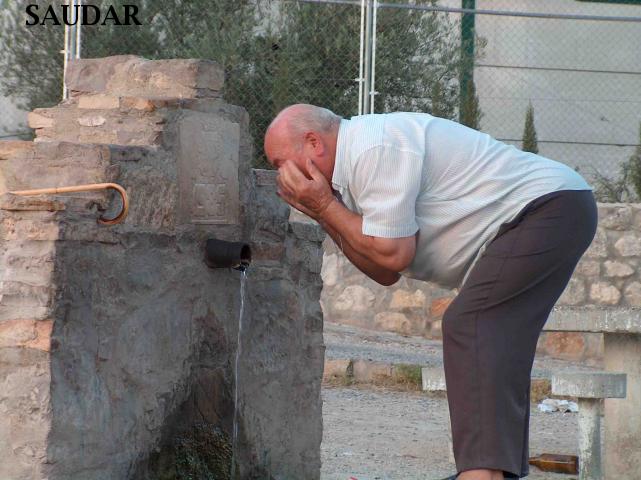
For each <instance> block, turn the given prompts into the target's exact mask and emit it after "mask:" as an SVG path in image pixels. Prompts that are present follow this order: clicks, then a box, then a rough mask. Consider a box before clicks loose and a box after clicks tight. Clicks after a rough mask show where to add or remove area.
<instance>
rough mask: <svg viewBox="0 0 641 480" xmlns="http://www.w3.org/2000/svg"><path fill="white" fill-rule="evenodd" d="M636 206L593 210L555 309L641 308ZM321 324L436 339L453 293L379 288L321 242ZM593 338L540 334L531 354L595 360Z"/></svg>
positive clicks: (415, 284)
mask: <svg viewBox="0 0 641 480" xmlns="http://www.w3.org/2000/svg"><path fill="white" fill-rule="evenodd" d="M640 264H641V204H599V227H598V230H597V233H596V236H595V239H594V241H593V242H592V245H591V246H590V248H589V249H588V251H587V252H586V253H585V255H584V256H583V257H582V259H581V261H580V262H579V264H578V266H577V268H576V270H575V272H574V275H573V276H572V278H571V280H570V282H569V284H568V286H567V288H566V289H565V291H564V292H563V295H562V296H561V298H560V299H559V301H558V303H557V305H558V306H563V307H582V306H588V305H590V306H597V307H603V308H625V307H641V271H640V269H639V267H640ZM322 275H323V281H324V289H323V293H322V299H321V302H322V305H323V311H324V313H325V318H326V319H327V320H329V321H334V322H338V323H345V324H352V325H357V326H363V327H367V328H374V329H381V330H390V331H395V332H399V333H402V334H412V335H424V336H426V337H432V338H440V337H441V318H442V315H443V312H444V311H445V310H446V309H447V306H448V305H449V302H450V301H451V300H452V299H453V298H454V296H455V295H456V293H457V291H456V290H446V289H442V288H439V287H438V286H437V285H435V284H432V283H426V282H419V281H415V280H408V279H401V280H400V281H399V282H398V283H397V284H395V285H393V286H391V287H383V286H381V285H378V284H377V283H376V282H374V281H372V280H370V279H369V278H367V277H366V276H365V275H363V274H362V273H360V272H359V271H358V270H357V269H356V268H355V267H354V266H352V265H351V263H350V262H349V261H348V260H347V259H346V258H345V257H344V256H343V255H342V254H340V252H339V251H338V249H337V248H336V245H335V244H334V243H333V242H332V241H331V240H328V241H326V243H325V254H324V260H323V272H322ZM601 350H602V339H601V338H600V336H599V335H597V334H581V333H543V334H542V335H541V338H540V341H539V345H538V352H539V353H543V354H549V355H554V356H557V357H561V358H568V359H576V360H592V359H598V357H599V355H600V354H601Z"/></svg>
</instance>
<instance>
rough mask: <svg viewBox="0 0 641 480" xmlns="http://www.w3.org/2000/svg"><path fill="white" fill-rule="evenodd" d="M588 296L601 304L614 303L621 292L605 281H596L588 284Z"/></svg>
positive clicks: (617, 301)
mask: <svg viewBox="0 0 641 480" xmlns="http://www.w3.org/2000/svg"><path fill="white" fill-rule="evenodd" d="M590 298H591V299H592V300H594V301H595V302H596V303H599V304H602V305H616V304H617V303H619V300H621V292H620V291H619V289H618V288H617V287H615V286H614V285H612V284H610V283H607V282H596V283H593V284H592V285H591V286H590Z"/></svg>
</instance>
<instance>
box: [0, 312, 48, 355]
mask: <svg viewBox="0 0 641 480" xmlns="http://www.w3.org/2000/svg"><path fill="white" fill-rule="evenodd" d="M52 329H53V320H38V321H36V320H21V319H17V320H8V321H6V322H2V323H0V348H4V347H23V348H33V349H36V350H42V351H44V352H48V351H49V350H50V349H51V331H52Z"/></svg>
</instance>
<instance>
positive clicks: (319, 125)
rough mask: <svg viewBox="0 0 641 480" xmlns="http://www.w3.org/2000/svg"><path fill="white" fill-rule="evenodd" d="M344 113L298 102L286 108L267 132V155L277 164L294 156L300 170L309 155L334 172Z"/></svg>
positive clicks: (276, 165) (278, 165) (273, 163)
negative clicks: (336, 112)
mask: <svg viewBox="0 0 641 480" xmlns="http://www.w3.org/2000/svg"><path fill="white" fill-rule="evenodd" d="M340 122H341V117H340V116H338V115H336V114H335V113H334V112H332V111H331V110H328V109H326V108H322V107H317V106H315V105H308V104H304V103H299V104H296V105H291V106H289V107H287V108H285V109H283V110H282V111H281V112H280V113H279V114H278V115H276V117H275V118H274V120H273V121H272V122H271V124H270V125H269V127H268V128H267V131H266V132H265V155H266V156H267V159H268V160H269V161H270V163H272V165H274V166H275V167H276V168H279V167H280V165H282V163H283V162H285V161H287V160H292V161H294V162H296V164H297V165H299V167H300V168H301V170H303V171H306V170H305V169H304V167H303V166H304V164H305V161H306V160H307V158H311V159H312V160H313V161H314V163H316V164H317V166H318V167H319V168H320V169H321V171H323V173H325V174H329V175H330V176H331V171H332V170H333V167H334V155H335V152H336V138H337V136H338V129H339V126H340ZM326 176H327V175H326Z"/></svg>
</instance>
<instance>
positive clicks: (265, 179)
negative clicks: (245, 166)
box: [253, 168, 278, 187]
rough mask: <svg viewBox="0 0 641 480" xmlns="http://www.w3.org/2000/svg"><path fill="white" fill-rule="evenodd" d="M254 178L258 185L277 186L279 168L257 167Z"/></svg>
mask: <svg viewBox="0 0 641 480" xmlns="http://www.w3.org/2000/svg"><path fill="white" fill-rule="evenodd" d="M253 171H254V179H255V182H256V186H259V187H262V186H267V185H268V186H275V185H276V177H278V170H266V169H262V168H255V169H254V170H253Z"/></svg>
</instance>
